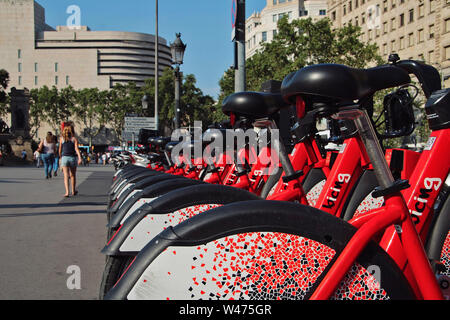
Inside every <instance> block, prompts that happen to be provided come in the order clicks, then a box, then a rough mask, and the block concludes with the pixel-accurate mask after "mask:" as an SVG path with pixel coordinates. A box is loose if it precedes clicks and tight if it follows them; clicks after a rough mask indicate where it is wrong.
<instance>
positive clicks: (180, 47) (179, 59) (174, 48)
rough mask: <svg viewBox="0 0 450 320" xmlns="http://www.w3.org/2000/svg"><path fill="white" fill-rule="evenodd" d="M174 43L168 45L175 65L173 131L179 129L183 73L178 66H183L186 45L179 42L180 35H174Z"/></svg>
mask: <svg viewBox="0 0 450 320" xmlns="http://www.w3.org/2000/svg"><path fill="white" fill-rule="evenodd" d="M175 35H176V37H177V38H176V39H175V41H174V42H173V43H172V44H171V45H170V51H171V52H172V64H174V65H176V68H175V129H179V128H180V112H181V110H180V94H181V81H182V80H183V73H182V72H180V65H182V64H183V58H184V51H185V50H186V47H187V45H185V44H184V43H183V41H181V33H176V34H175Z"/></svg>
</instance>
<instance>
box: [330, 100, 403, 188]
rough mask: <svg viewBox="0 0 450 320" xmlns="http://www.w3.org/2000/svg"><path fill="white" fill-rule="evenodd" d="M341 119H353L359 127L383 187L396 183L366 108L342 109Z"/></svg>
mask: <svg viewBox="0 0 450 320" xmlns="http://www.w3.org/2000/svg"><path fill="white" fill-rule="evenodd" d="M337 117H338V118H340V119H352V120H353V121H354V123H355V125H356V128H357V129H358V132H359V135H360V137H361V139H362V141H363V143H364V146H365V148H366V152H367V155H368V156H369V159H370V161H371V163H372V166H373V169H374V172H375V175H376V177H377V180H378V183H379V185H380V187H382V188H385V189H387V188H389V187H391V186H392V185H393V183H394V181H395V180H394V177H393V176H392V173H391V170H390V169H389V166H388V164H387V162H386V158H385V156H384V153H383V150H382V148H381V146H380V142H379V140H378V138H377V134H376V133H375V129H374V127H373V125H372V122H371V121H370V118H369V115H368V114H367V111H366V110H362V109H356V108H354V107H352V108H351V109H347V110H342V111H340V112H339V113H338V114H337Z"/></svg>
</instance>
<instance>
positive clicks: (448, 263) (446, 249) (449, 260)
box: [441, 231, 450, 276]
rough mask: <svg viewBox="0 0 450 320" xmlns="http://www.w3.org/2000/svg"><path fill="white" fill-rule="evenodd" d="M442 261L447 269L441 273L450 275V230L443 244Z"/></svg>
mask: <svg viewBox="0 0 450 320" xmlns="http://www.w3.org/2000/svg"><path fill="white" fill-rule="evenodd" d="M441 262H442V264H443V265H444V266H445V271H444V272H441V274H444V275H447V276H450V231H449V232H448V233H447V237H446V238H445V241H444V245H443V246H442V251H441Z"/></svg>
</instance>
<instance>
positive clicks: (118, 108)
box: [30, 68, 215, 144]
mask: <svg viewBox="0 0 450 320" xmlns="http://www.w3.org/2000/svg"><path fill="white" fill-rule="evenodd" d="M154 88H155V80H154V79H148V80H147V81H146V82H145V85H144V86H143V87H142V88H140V87H137V86H136V84H135V83H133V82H130V83H128V84H126V85H123V84H116V85H115V86H114V87H113V88H112V89H111V90H105V91H100V90H99V89H97V88H87V89H81V90H74V89H73V88H72V87H67V88H63V89H60V90H59V89H58V88H56V87H52V88H48V87H46V86H43V87H42V88H39V89H32V90H31V91H30V96H31V97H30V126H31V128H32V133H33V134H34V133H36V131H37V130H38V129H39V127H40V125H41V123H42V122H48V123H49V124H50V125H51V126H52V128H53V130H54V131H55V132H58V130H59V126H60V124H61V122H63V121H67V120H75V121H78V122H81V123H82V124H83V126H84V128H85V131H84V132H85V134H86V135H87V137H88V139H89V143H90V144H91V143H92V140H93V138H95V137H96V136H97V135H98V134H99V133H100V131H101V130H102V129H103V128H104V127H105V126H109V127H111V128H112V129H113V130H114V131H115V132H116V135H117V137H118V139H119V140H120V139H121V136H122V130H123V126H124V120H125V117H126V115H127V114H139V115H143V116H149V117H153V116H154V114H153V113H154V112H153V110H154V100H155V99H154V95H155V94H154V92H155V90H154ZM174 91H175V87H174V72H173V70H172V69H170V68H167V69H166V70H165V71H164V73H163V75H162V77H161V78H160V81H159V105H160V110H159V112H158V114H159V118H160V124H161V128H164V127H167V128H172V127H173V123H172V119H173V117H174V98H175V97H174ZM144 94H147V95H148V96H149V100H150V101H149V110H147V111H146V114H144V110H143V109H142V102H141V100H142V97H143V96H144ZM181 96H182V100H181V109H182V114H181V121H182V124H183V125H186V126H189V125H193V124H194V120H201V121H204V122H206V123H205V124H206V125H207V124H209V123H211V122H212V121H213V118H212V117H211V114H212V113H211V112H210V110H213V109H214V106H215V104H214V100H213V98H212V97H210V96H208V95H204V94H203V93H202V91H201V90H200V89H199V88H197V87H196V79H195V77H194V76H193V75H187V76H185V77H184V81H183V85H182V93H181Z"/></svg>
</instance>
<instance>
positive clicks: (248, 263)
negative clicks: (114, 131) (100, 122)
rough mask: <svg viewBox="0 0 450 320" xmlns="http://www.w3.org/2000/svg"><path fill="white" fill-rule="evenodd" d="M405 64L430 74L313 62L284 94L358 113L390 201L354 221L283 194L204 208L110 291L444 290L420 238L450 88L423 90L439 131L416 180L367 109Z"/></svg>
mask: <svg viewBox="0 0 450 320" xmlns="http://www.w3.org/2000/svg"><path fill="white" fill-rule="evenodd" d="M409 68H411V69H418V70H419V72H422V74H423V75H424V76H429V77H431V78H433V77H434V75H435V73H434V71H435V70H434V71H433V70H432V69H430V68H429V67H428V66H426V65H422V64H420V63H418V62H414V61H406V62H401V63H398V64H391V65H386V66H382V67H377V68H372V69H368V70H360V69H352V68H348V67H345V66H340V65H317V66H310V67H306V68H304V69H302V70H300V71H298V72H296V73H293V74H291V75H289V76H288V77H287V78H286V79H285V80H284V82H283V95H284V96H285V97H286V98H290V99H294V100H297V101H298V102H301V101H305V106H306V108H307V109H317V108H324V112H328V113H330V114H333V115H334V117H336V118H341V119H352V120H353V121H354V123H355V125H356V127H357V129H358V134H359V136H360V139H361V140H360V141H361V143H362V145H361V150H363V151H364V153H365V155H366V156H367V158H368V159H370V163H371V164H372V167H373V170H374V172H375V175H376V178H377V180H378V182H379V188H377V190H376V191H375V193H374V196H376V197H378V196H383V197H384V206H383V207H381V208H379V209H375V210H372V211H369V212H367V213H365V214H363V215H360V216H358V217H356V218H354V219H353V220H351V221H350V223H347V222H345V221H343V220H342V219H339V218H337V217H335V216H333V215H331V214H329V213H326V212H323V211H322V210H318V209H315V208H312V207H308V206H304V205H299V204H293V203H287V202H279V201H250V202H241V203H233V204H230V205H225V206H222V207H220V208H216V209H213V210H209V211H207V212H203V213H201V214H199V215H195V216H194V217H192V218H190V219H188V220H187V221H185V222H183V223H181V224H179V225H177V226H175V227H172V228H167V229H166V230H165V231H164V232H162V233H161V234H160V235H158V236H157V237H155V238H154V239H153V240H151V241H150V242H149V243H148V245H147V246H146V247H145V248H144V249H143V250H142V251H141V252H140V253H139V254H138V256H137V257H136V259H135V260H134V262H133V263H132V264H131V265H130V266H129V268H128V270H127V271H126V272H125V273H124V275H123V277H122V278H121V280H120V281H119V282H118V283H117V284H116V286H115V287H114V288H113V289H112V290H111V291H110V293H109V294H108V296H107V298H110V299H125V298H128V299H143V298H147V299H148V298H151V299H198V298H212V299H244V298H246V299H248V298H253V299H300V298H309V299H330V298H338V299H342V298H344V299H345V298H356V299H358V298H359V299H382V298H395V299H414V298H418V299H442V298H443V296H442V292H441V289H440V287H439V284H438V282H437V281H436V276H435V270H434V269H433V268H432V266H431V265H430V262H429V260H428V257H427V255H426V252H425V249H424V246H423V245H422V243H423V242H422V239H423V238H425V237H426V236H427V235H429V234H430V230H435V229H436V225H433V224H432V220H433V219H432V216H431V215H432V214H430V213H431V212H433V210H432V208H430V207H429V205H431V204H432V203H434V202H435V201H433V199H436V197H437V196H438V194H439V193H440V191H442V188H443V185H444V181H445V180H446V179H447V176H448V173H449V166H450V163H449V161H450V160H449V158H448V157H445V156H444V157H443V156H442V155H443V154H444V155H445V149H444V148H445V146H446V145H448V143H449V142H450V141H449V139H450V137H449V129H450V118H449V116H448V105H449V104H450V90H442V91H436V92H434V93H433V94H432V95H430V98H429V99H428V102H427V105H426V110H427V113H428V118H429V122H430V128H431V129H432V130H433V132H432V134H431V137H430V141H429V145H428V147H427V148H426V150H424V152H423V153H422V155H421V156H420V159H419V161H418V163H417V165H416V169H415V170H414V172H413V174H412V176H411V178H410V183H411V184H412V187H411V188H409V183H408V181H405V180H394V178H393V176H392V173H391V170H390V168H389V166H388V164H387V162H386V159H385V154H384V153H383V151H382V149H381V147H380V144H379V142H378V138H377V134H376V132H375V130H374V128H373V125H372V122H371V120H370V117H369V116H368V114H367V112H366V111H365V110H364V109H363V108H362V107H363V106H364V104H365V103H367V100H368V99H370V98H371V96H372V94H373V93H374V92H375V91H377V90H380V89H382V88H384V87H386V86H388V87H393V86H396V85H401V84H403V83H405V82H409V76H408V69H409ZM434 78H435V77H434ZM381 79H383V81H381ZM386 79H388V80H386ZM437 79H438V80H437V81H439V75H437ZM344 84H345V86H344ZM323 88H325V89H323ZM355 100H358V103H356V104H354V103H348V102H346V101H355ZM402 190H403V191H402ZM404 197H405V198H404ZM405 199H406V201H405ZM428 200H429V202H428ZM444 203H445V204H444V205H443V207H442V208H447V206H448V205H447V204H446V203H448V200H446V201H445V202H444ZM409 208H414V209H415V210H412V212H410V211H409ZM443 215H444V216H447V217H448V215H449V214H448V212H443V211H441V213H440V215H439V217H438V218H437V220H438V221H440V220H441V219H440V218H441V217H442V216H443ZM430 227H431V229H430ZM446 227H447V232H448V225H447V226H446ZM441 229H442V228H441ZM443 229H444V234H445V235H446V234H447V232H445V227H444V228H443ZM421 238H422V239H421ZM441 246H442V245H441ZM155 288H158V289H157V290H155Z"/></svg>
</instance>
